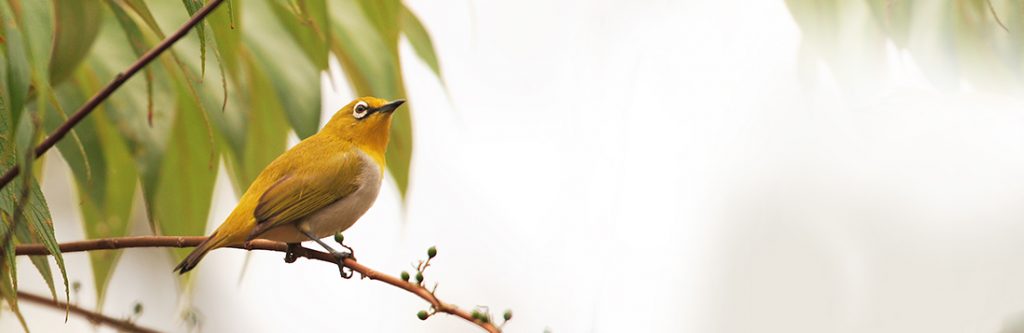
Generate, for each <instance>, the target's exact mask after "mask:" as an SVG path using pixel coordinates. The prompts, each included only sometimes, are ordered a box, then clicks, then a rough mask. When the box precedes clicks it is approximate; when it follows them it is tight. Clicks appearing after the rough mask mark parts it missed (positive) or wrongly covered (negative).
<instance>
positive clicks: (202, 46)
mask: <svg viewBox="0 0 1024 333" xmlns="http://www.w3.org/2000/svg"><path fill="white" fill-rule="evenodd" d="M181 2H182V3H183V4H184V5H185V10H186V11H188V15H189V16H192V15H195V13H196V12H197V11H199V9H201V8H203V2H202V1H200V0H181ZM193 29H195V31H196V35H198V36H199V59H200V60H199V67H200V68H201V70H200V71H201V73H202V77H206V25H205V24H202V23H201V24H198V25H196V26H195V28H193Z"/></svg>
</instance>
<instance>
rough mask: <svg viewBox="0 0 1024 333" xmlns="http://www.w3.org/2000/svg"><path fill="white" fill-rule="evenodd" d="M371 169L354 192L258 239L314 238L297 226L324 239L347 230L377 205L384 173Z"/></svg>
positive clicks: (296, 239) (289, 239)
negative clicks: (295, 222)
mask: <svg viewBox="0 0 1024 333" xmlns="http://www.w3.org/2000/svg"><path fill="white" fill-rule="evenodd" d="M371 165H372V164H371ZM371 168H373V170H366V171H364V173H363V176H362V177H360V178H361V179H362V180H361V182H362V184H361V185H360V186H359V189H358V190H356V191H355V192H353V193H352V194H349V195H348V196H345V197H344V198H341V199H339V200H338V201H335V202H334V203H331V204H330V205H327V206H326V207H324V208H321V209H320V210H317V211H316V212H314V213H312V214H310V215H309V216H307V217H305V218H303V219H302V220H300V221H299V222H297V224H292V223H288V224H285V225H282V226H280V227H276V228H273V229H270V230H267V232H266V233H264V234H263V235H260V236H259V237H257V238H262V239H269V240H274V241H278V242H285V243H300V242H304V241H308V240H310V239H309V237H306V235H303V234H302V233H301V232H299V231H298V230H297V229H296V228H295V227H296V226H301V227H304V228H308V230H309V231H310V232H311V233H312V234H313V235H314V236H316V237H317V238H324V237H328V236H331V235H334V234H335V233H338V232H342V231H345V229H348V228H349V227H351V226H352V224H355V223H356V221H357V220H359V218H360V217H362V216H363V214H364V213H366V211H367V210H369V209H370V207H371V206H373V202H374V201H376V200H377V193H379V192H380V183H381V176H380V171H379V169H377V168H376V167H371ZM368 169H369V168H368Z"/></svg>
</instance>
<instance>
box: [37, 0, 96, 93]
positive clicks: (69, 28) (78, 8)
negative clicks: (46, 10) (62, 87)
mask: <svg viewBox="0 0 1024 333" xmlns="http://www.w3.org/2000/svg"><path fill="white" fill-rule="evenodd" d="M53 6H54V8H55V9H56V16H57V17H56V20H55V21H54V23H55V26H54V39H53V55H52V56H51V57H50V82H51V83H52V84H53V85H54V86H57V85H59V84H60V83H61V82H64V80H65V79H67V78H68V77H69V76H70V75H71V73H72V72H73V71H74V70H75V68H76V67H77V66H78V64H80V63H81V62H82V60H83V59H85V56H86V55H87V54H88V53H89V49H90V48H91V47H92V44H93V42H94V41H96V36H97V35H98V34H99V30H100V22H103V19H104V17H103V10H102V9H103V7H102V6H100V1H98V0H53Z"/></svg>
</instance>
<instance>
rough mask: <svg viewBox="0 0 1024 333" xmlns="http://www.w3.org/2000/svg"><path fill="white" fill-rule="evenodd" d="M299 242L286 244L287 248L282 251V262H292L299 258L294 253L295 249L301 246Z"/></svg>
mask: <svg viewBox="0 0 1024 333" xmlns="http://www.w3.org/2000/svg"><path fill="white" fill-rule="evenodd" d="M301 246H302V245H301V244H288V250H287V251H285V253H284V262H286V263H289V264H290V263H293V262H295V260H296V259H299V255H298V254H297V253H295V250H296V249H298V248H299V247H301Z"/></svg>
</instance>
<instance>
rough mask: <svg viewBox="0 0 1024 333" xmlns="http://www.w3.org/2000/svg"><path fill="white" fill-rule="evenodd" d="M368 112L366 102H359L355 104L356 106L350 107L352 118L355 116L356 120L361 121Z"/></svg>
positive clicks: (368, 108)
mask: <svg viewBox="0 0 1024 333" xmlns="http://www.w3.org/2000/svg"><path fill="white" fill-rule="evenodd" d="M369 111H370V107H369V106H368V105H366V102H363V101H359V103H356V106H354V107H352V116H355V117H356V119H363V117H366V113H367V112H369Z"/></svg>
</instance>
